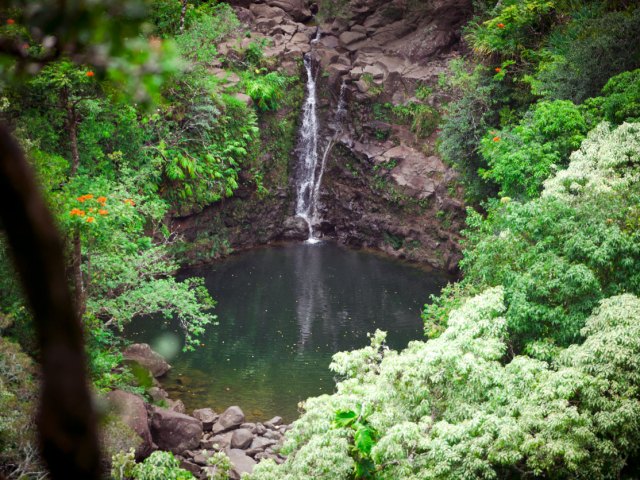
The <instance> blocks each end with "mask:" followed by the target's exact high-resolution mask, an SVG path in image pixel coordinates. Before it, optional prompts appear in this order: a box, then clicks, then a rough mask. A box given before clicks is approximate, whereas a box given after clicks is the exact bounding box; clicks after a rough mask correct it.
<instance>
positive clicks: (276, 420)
mask: <svg viewBox="0 0 640 480" xmlns="http://www.w3.org/2000/svg"><path fill="white" fill-rule="evenodd" d="M280 425H282V417H273V418H272V419H271V420H268V421H266V422H264V426H265V427H267V428H274V427H279V426H280Z"/></svg>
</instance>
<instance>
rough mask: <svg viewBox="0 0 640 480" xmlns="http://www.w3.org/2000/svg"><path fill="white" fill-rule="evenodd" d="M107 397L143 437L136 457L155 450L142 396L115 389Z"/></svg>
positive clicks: (123, 419)
mask: <svg viewBox="0 0 640 480" xmlns="http://www.w3.org/2000/svg"><path fill="white" fill-rule="evenodd" d="M107 399H108V400H109V403H110V404H111V406H112V407H113V409H114V410H115V411H116V412H117V414H118V415H119V416H120V418H121V419H122V421H123V422H124V423H125V424H127V425H128V426H129V427H131V429H132V430H133V431H134V432H136V434H137V435H138V436H139V437H140V438H141V439H142V443H141V444H140V445H139V446H138V448H136V452H135V454H136V458H144V457H146V456H148V455H149V454H150V453H151V452H152V451H153V440H152V438H151V431H150V430H149V420H148V418H147V409H146V407H145V404H144V401H143V400H142V398H140V397H139V396H137V395H134V394H133V393H128V392H124V391H122V390H114V391H112V392H109V393H108V394H107Z"/></svg>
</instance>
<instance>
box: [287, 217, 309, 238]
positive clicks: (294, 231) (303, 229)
mask: <svg viewBox="0 0 640 480" xmlns="http://www.w3.org/2000/svg"><path fill="white" fill-rule="evenodd" d="M282 230H283V233H282V238H283V239H284V240H306V239H307V238H308V237H309V225H308V224H307V222H306V220H305V219H304V218H301V217H288V218H287V219H286V220H285V221H284V222H283V224H282Z"/></svg>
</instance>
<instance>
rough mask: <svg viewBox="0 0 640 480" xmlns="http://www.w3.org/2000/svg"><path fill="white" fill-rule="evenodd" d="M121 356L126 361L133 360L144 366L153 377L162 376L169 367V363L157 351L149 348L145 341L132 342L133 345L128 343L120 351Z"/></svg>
mask: <svg viewBox="0 0 640 480" xmlns="http://www.w3.org/2000/svg"><path fill="white" fill-rule="evenodd" d="M122 357H123V358H124V360H126V361H128V362H135V363H137V364H139V365H141V366H142V367H144V368H146V369H147V370H149V371H150V372H151V375H153V376H154V377H162V376H163V375H165V374H166V373H167V372H168V371H169V369H171V365H169V364H168V363H167V362H166V361H165V359H164V358H162V357H161V356H160V355H159V354H158V353H156V352H154V351H153V350H151V347H150V346H149V344H147V343H134V344H133V345H129V346H128V347H127V348H126V349H125V350H124V352H122Z"/></svg>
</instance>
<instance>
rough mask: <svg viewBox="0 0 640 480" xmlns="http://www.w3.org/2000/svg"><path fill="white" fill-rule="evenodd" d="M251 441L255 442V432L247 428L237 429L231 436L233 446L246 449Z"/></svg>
mask: <svg viewBox="0 0 640 480" xmlns="http://www.w3.org/2000/svg"><path fill="white" fill-rule="evenodd" d="M251 442H253V433H251V430H247V429H246V428H240V429H238V430H235V431H234V432H233V435H232V436H231V448H239V449H241V450H245V449H247V448H249V446H250V445H251Z"/></svg>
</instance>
